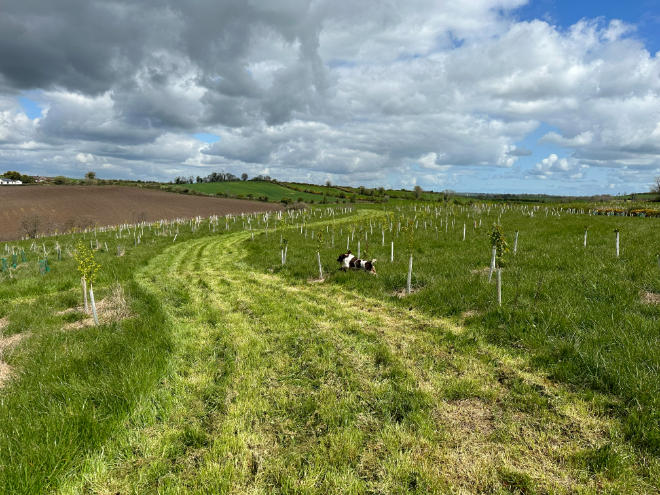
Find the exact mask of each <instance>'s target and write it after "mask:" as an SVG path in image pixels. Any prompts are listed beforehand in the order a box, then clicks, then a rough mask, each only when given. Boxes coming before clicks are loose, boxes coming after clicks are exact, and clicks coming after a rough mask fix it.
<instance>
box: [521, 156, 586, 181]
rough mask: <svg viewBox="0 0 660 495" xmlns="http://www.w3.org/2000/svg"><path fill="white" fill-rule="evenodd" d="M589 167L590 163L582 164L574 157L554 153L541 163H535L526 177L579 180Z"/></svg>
mask: <svg viewBox="0 0 660 495" xmlns="http://www.w3.org/2000/svg"><path fill="white" fill-rule="evenodd" d="M588 168H589V165H585V164H582V163H580V162H579V161H578V160H576V159H574V158H559V157H558V156H557V155H555V154H554V153H553V154H551V155H550V156H549V157H548V158H544V159H543V160H541V163H537V164H536V165H534V168H532V169H531V170H530V171H529V172H528V173H527V176H526V177H525V178H526V179H529V178H533V177H537V178H539V179H542V180H545V179H558V180H579V179H582V178H583V177H584V173H586V170H587V169H588Z"/></svg>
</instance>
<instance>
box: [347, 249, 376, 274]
mask: <svg viewBox="0 0 660 495" xmlns="http://www.w3.org/2000/svg"><path fill="white" fill-rule="evenodd" d="M337 261H338V262H339V263H341V268H340V270H343V271H346V270H348V269H349V268H353V269H354V270H360V269H362V270H364V271H365V272H369V273H372V274H373V275H376V276H378V274H377V273H376V267H375V266H374V263H376V260H371V261H367V260H361V259H358V258H356V257H355V256H353V255H352V254H351V252H350V251H349V252H348V253H346V254H341V255H339V258H337Z"/></svg>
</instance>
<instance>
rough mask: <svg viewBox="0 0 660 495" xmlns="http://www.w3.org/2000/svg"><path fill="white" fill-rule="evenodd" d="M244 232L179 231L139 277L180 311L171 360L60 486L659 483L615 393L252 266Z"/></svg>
mask: <svg viewBox="0 0 660 495" xmlns="http://www.w3.org/2000/svg"><path fill="white" fill-rule="evenodd" d="M248 235H249V234H246V233H240V234H232V235H226V236H217V237H210V238H204V239H196V240H192V241H189V242H186V243H182V244H180V245H176V246H174V247H172V248H171V249H169V250H168V251H166V252H165V253H164V254H163V255H160V256H158V257H156V258H154V259H153V260H152V262H151V263H150V264H149V266H148V268H147V269H146V270H144V271H142V272H141V273H139V274H138V275H137V279H138V282H139V283H140V284H141V285H142V286H143V287H145V288H147V289H148V290H150V291H152V292H154V293H155V294H156V295H157V296H158V297H159V298H160V300H161V301H162V303H163V305H164V306H165V309H166V311H167V312H168V313H169V314H170V315H171V318H172V320H173V327H174V331H173V332H174V334H173V340H174V342H175V347H176V349H175V352H174V357H173V360H172V363H171V368H170V372H169V373H168V376H167V378H166V379H165V380H164V381H163V383H162V386H161V388H160V391H159V393H158V394H157V396H156V397H154V398H153V400H152V401H150V402H149V403H148V404H145V405H144V406H143V407H142V408H140V409H139V410H138V411H137V412H136V414H135V415H134V416H133V417H132V419H131V421H130V422H129V423H127V425H126V428H127V430H126V432H125V433H123V434H121V435H119V436H118V438H117V440H116V442H115V443H114V444H113V445H111V446H108V449H107V451H106V452H104V453H103V454H99V455H97V456H95V458H93V459H90V460H89V461H88V463H87V466H86V468H85V470H86V474H85V475H84V480H83V481H82V485H81V484H80V483H79V482H75V483H74V484H72V485H71V486H70V487H69V488H68V489H67V490H65V491H69V492H72V493H80V492H86V493H122V494H125V493H319V494H320V493H415V492H416V493H450V492H456V493H474V492H488V493H509V492H518V493H534V492H537V491H538V492H554V493H573V492H575V491H579V492H584V493H591V492H593V493H595V492H599V491H603V490H614V491H623V492H654V491H655V490H656V488H657V472H658V468H657V465H656V464H654V463H653V462H652V461H649V462H646V461H644V462H642V461H640V460H639V459H637V458H636V457H635V454H634V453H633V452H632V451H631V450H630V449H629V448H628V447H626V445H625V444H623V443H622V441H621V440H620V434H619V430H618V424H617V422H616V420H615V419H613V418H611V417H610V416H608V413H607V410H608V407H609V406H610V405H611V400H612V399H610V398H607V397H602V396H599V395H596V394H593V393H586V392H584V393H583V392H579V391H571V390H569V389H567V388H565V387H561V386H558V385H556V384H553V383H550V382H549V381H548V380H546V379H545V378H544V377H543V376H540V375H538V374H534V373H533V372H531V371H530V369H531V368H529V367H528V364H527V362H526V360H525V358H524V357H523V356H521V355H514V354H509V353H507V352H505V351H503V350H501V349H498V348H494V347H490V346H487V345H485V344H483V343H482V342H481V341H480V340H479V339H476V338H474V337H472V336H470V335H467V334H464V333H463V332H462V329H461V328H460V327H459V326H456V324H455V323H453V322H450V321H447V320H442V319H433V318H429V317H427V316H425V315H423V314H419V313H417V312H415V311H408V310H406V309H401V308H395V307H393V306H392V305H390V304H388V303H387V302H383V301H378V300H374V299H369V298H367V297H363V296H361V295H360V294H359V293H352V292H348V291H346V290H344V289H341V288H339V287H337V286H333V285H324V284H293V283H292V282H290V281H287V280H285V279H282V278H280V277H277V276H274V275H272V274H269V273H258V272H255V271H254V270H252V269H251V267H250V266H248V265H247V264H246V263H245V261H244V259H243V258H244V253H243V250H242V244H241V243H243V242H249V241H247V238H248ZM310 275H312V274H310ZM355 276H356V277H361V276H362V277H366V276H369V275H367V274H365V273H355Z"/></svg>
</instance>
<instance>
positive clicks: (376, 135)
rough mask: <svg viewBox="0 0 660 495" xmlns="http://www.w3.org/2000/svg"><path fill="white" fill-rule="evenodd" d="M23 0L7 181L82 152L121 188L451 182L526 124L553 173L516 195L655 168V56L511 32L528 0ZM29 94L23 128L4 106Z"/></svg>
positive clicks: (10, 52)
mask: <svg viewBox="0 0 660 495" xmlns="http://www.w3.org/2000/svg"><path fill="white" fill-rule="evenodd" d="M37 3H38V4H39V9H35V8H34V5H33V4H34V3H33V2H32V3H30V2H27V3H26V2H24V1H21V0H7V1H6V2H4V3H3V9H2V11H0V153H1V154H2V157H3V160H5V161H6V162H9V163H15V164H16V168H19V166H27V167H32V168H35V170H33V171H34V172H44V171H46V170H47V171H48V172H49V173H51V174H55V173H76V172H77V171H81V170H83V169H84V167H87V166H89V164H90V163H92V162H91V161H84V162H83V161H82V160H81V158H80V157H84V159H85V160H87V159H88V157H90V156H91V157H93V158H94V162H93V163H94V166H99V167H105V170H106V172H107V173H108V174H110V175H111V174H114V173H116V174H121V175H125V176H126V175H127V176H130V177H143V178H158V179H171V178H172V177H173V176H175V175H179V174H184V175H189V174H200V175H203V174H206V173H209V172H210V171H212V170H217V169H218V168H223V167H224V168H225V169H227V170H230V169H231V170H233V171H235V172H242V171H244V170H245V171H248V172H252V173H263V171H265V170H268V173H269V174H270V175H272V176H275V177H277V178H280V179H292V180H310V181H317V182H323V181H324V180H325V179H326V178H327V177H332V178H333V180H334V181H341V182H346V183H353V184H358V183H360V184H365V185H369V186H377V185H381V184H383V183H386V182H387V183H389V182H391V177H392V176H393V175H394V176H398V177H399V179H398V182H396V183H393V184H392V185H393V186H396V185H406V184H408V183H412V184H417V183H419V184H420V185H422V186H428V187H431V186H438V185H443V184H448V185H455V184H457V183H460V181H461V180H463V179H464V178H465V177H473V178H476V177H479V176H486V175H487V174H492V173H493V170H500V171H501V170H507V169H513V168H515V169H516V170H517V168H516V167H517V166H518V164H519V163H520V160H521V159H523V158H524V157H528V156H530V155H532V150H530V149H528V148H527V147H525V146H522V145H519V144H516V143H520V142H521V141H523V140H524V139H525V138H526V137H527V136H528V135H529V134H530V133H531V132H533V131H534V130H536V129H537V128H538V127H539V126H540V125H541V123H542V122H543V123H546V124H548V125H550V126H552V127H553V128H554V129H555V130H553V131H552V132H549V133H546V135H545V136H543V137H542V138H541V140H540V141H539V144H542V145H550V146H554V147H556V148H565V149H566V150H568V154H569V155H570V158H562V159H559V158H558V157H557V155H556V154H551V155H550V156H549V157H547V158H545V159H543V160H541V162H539V163H537V164H536V165H535V166H533V168H532V169H531V170H527V171H525V170H522V171H521V172H520V175H521V176H524V177H528V178H529V179H530V180H532V179H536V180H539V179H541V180H542V179H559V180H563V181H572V182H580V181H583V180H585V178H586V171H587V169H588V167H598V168H603V169H607V170H610V171H611V173H612V174H613V175H612V177H613V178H612V183H613V182H615V178H616V177H617V173H618V171H623V170H627V171H630V170H635V171H636V172H635V173H636V175H634V177H633V176H631V175H629V176H628V177H633V178H634V179H635V180H636V181H639V183H642V182H644V181H645V182H648V178H649V177H650V176H651V175H652V174H653V173H655V171H656V170H657V169H658V168H659V167H660V139H659V138H660V96H659V94H660V60H659V58H658V55H655V56H652V55H651V54H649V52H648V51H647V50H646V49H645V47H644V45H643V43H642V42H641V41H639V40H637V39H636V38H635V26H633V25H630V24H626V23H623V22H621V21H617V20H611V21H606V20H603V19H600V18H599V19H593V20H589V19H585V20H582V21H580V22H578V23H577V24H575V25H574V26H571V27H570V28H569V29H559V28H557V27H555V26H553V25H550V24H549V23H547V22H544V21H542V20H534V21H530V22H516V20H515V18H514V17H513V14H512V12H513V11H514V9H516V8H517V7H519V6H521V5H522V4H524V3H525V0H480V1H479V2H476V3H475V2H471V3H460V2H458V3H457V2H450V1H449V0H443V1H440V2H438V1H431V0H413V1H407V2H384V1H383V0H365V1H363V2H358V3H355V2H349V1H348V0H334V1H330V0H318V1H314V2H312V1H311V0H287V1H281V2H270V1H265V0H246V1H245V2H234V1H230V0H220V1H219V0H175V1H172V2H168V3H167V4H164V3H162V2H158V1H156V0H145V1H142V2H129V1H126V0H116V1H114V2H102V1H100V0H89V1H84V2H83V1H81V0H51V1H45V0H43V1H41V2H37ZM34 89H40V90H42V92H41V96H40V98H41V101H40V103H42V106H43V108H44V112H43V115H42V116H41V117H40V118H38V119H35V120H30V119H28V118H27V116H26V115H25V114H24V113H23V111H22V110H21V108H20V106H19V105H18V103H17V97H18V96H20V95H21V94H23V92H25V91H29V90H34ZM197 132H203V133H212V134H215V135H217V136H219V137H220V140H219V141H218V142H216V143H214V144H211V145H207V144H205V143H200V142H199V141H197V140H195V139H194V138H192V137H190V135H191V134H194V133H197ZM553 157H554V158H553ZM36 168H39V170H36ZM234 169H235V170H234ZM83 173H84V172H83ZM483 174H486V175H483ZM497 174H500V175H502V174H501V173H500V172H497ZM491 176H492V175H491ZM411 181H412V182H411Z"/></svg>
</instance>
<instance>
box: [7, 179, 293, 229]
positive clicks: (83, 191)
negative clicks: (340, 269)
mask: <svg viewBox="0 0 660 495" xmlns="http://www.w3.org/2000/svg"><path fill="white" fill-rule="evenodd" d="M280 209H281V207H280V206H279V205H275V204H269V203H258V202H256V201H246V200H240V199H224V198H212V197H200V196H187V195H184V194H174V193H167V192H161V191H152V190H149V189H141V188H138V187H121V186H14V187H11V186H3V187H0V241H9V240H16V239H20V238H21V236H22V235H24V233H23V231H22V229H21V220H22V219H23V218H24V217H25V216H26V215H30V214H37V215H39V217H40V220H41V222H40V225H41V226H40V229H39V231H40V234H41V235H44V234H49V233H54V232H55V230H57V231H58V232H63V231H66V230H68V229H70V228H71V227H79V228H85V227H92V226H94V225H97V224H98V225H100V226H106V225H118V224H121V223H135V222H138V221H147V222H154V221H157V220H163V219H167V220H174V219H176V218H194V217H196V216H202V217H208V216H210V215H218V216H223V215H227V214H230V213H232V214H236V213H255V212H266V211H276V210H280Z"/></svg>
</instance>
